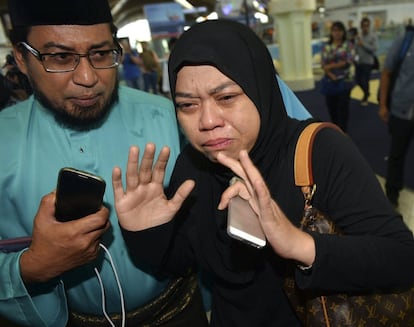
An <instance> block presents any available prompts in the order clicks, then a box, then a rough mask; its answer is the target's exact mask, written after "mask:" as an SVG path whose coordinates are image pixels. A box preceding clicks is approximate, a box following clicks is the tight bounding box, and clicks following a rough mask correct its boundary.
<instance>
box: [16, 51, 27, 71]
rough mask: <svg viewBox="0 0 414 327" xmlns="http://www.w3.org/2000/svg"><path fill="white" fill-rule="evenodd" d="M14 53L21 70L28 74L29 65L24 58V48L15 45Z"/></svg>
mask: <svg viewBox="0 0 414 327" xmlns="http://www.w3.org/2000/svg"><path fill="white" fill-rule="evenodd" d="M13 55H14V59H15V60H16V63H17V66H18V67H19V69H20V71H21V72H22V73H23V74H25V75H27V74H26V73H27V66H26V61H25V60H24V57H23V53H22V50H21V49H20V48H19V47H18V46H13Z"/></svg>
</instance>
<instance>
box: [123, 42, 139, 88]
mask: <svg viewBox="0 0 414 327" xmlns="http://www.w3.org/2000/svg"><path fill="white" fill-rule="evenodd" d="M129 42H130V41H129V38H127V37H126V38H122V39H121V40H120V43H121V46H122V50H123V51H122V52H123V60H122V72H123V79H124V81H125V83H126V85H127V86H129V87H132V88H134V89H142V87H141V84H142V83H141V79H142V76H141V68H140V65H142V59H141V58H140V56H139V53H138V51H137V50H136V49H132V48H131V44H130V43H129Z"/></svg>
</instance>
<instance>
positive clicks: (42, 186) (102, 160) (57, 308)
mask: <svg viewBox="0 0 414 327" xmlns="http://www.w3.org/2000/svg"><path fill="white" fill-rule="evenodd" d="M119 99H120V100H119V102H118V103H117V104H116V105H115V106H114V107H113V110H112V111H111V113H110V115H109V116H108V118H107V121H106V122H105V123H104V124H103V125H102V126H101V127H99V128H96V129H93V130H90V131H85V132H79V131H74V130H70V129H67V128H64V127H62V126H59V125H58V124H57V123H56V122H55V120H54V117H53V116H52V115H51V114H50V113H49V112H48V111H47V110H46V109H45V108H43V107H42V106H41V105H40V104H39V102H37V101H36V100H34V98H33V97H30V98H29V99H28V100H26V101H24V102H21V103H18V104H17V105H15V106H13V107H10V108H7V109H5V110H3V111H2V112H0V135H1V142H0V152H1V153H2V155H1V158H0V167H1V169H0V238H11V237H18V236H26V235H30V234H31V231H32V227H33V219H34V217H35V214H36V211H37V209H38V206H39V203H40V200H41V198H42V196H44V195H45V194H47V193H49V192H51V191H52V190H54V189H55V187H56V181H57V174H58V171H59V169H60V168H62V167H65V166H69V167H74V168H78V169H81V170H86V171H89V172H91V173H94V174H97V175H99V176H101V177H103V178H104V179H105V180H106V182H107V188H106V192H105V195H104V202H105V203H106V204H107V206H108V207H109V209H110V212H111V214H110V220H111V223H112V227H111V229H110V230H109V231H108V232H107V233H106V234H105V237H104V239H103V241H102V243H103V244H104V245H105V246H106V247H107V248H108V249H109V251H110V253H111V256H112V258H113V260H114V263H115V266H116V269H117V272H118V275H119V278H120V282H121V284H122V286H123V292H124V298H125V305H126V310H131V309H134V308H137V307H140V306H142V305H144V304H145V303H147V302H148V301H150V300H152V299H153V298H155V297H157V296H158V295H159V294H160V293H161V292H162V291H163V290H164V288H165V286H166V284H167V283H168V280H158V279H156V278H154V277H153V276H152V275H150V274H148V273H146V272H144V271H143V270H145V269H143V270H141V269H139V268H138V267H137V266H136V265H135V264H134V263H133V261H132V260H131V258H130V257H129V255H128V251H127V249H126V247H125V245H124V242H123V238H122V235H121V233H120V229H119V225H118V220H117V217H116V215H115V209H114V198H113V192H112V187H111V185H112V184H111V174H112V169H113V167H114V166H119V167H121V168H122V169H123V171H124V170H125V167H126V162H127V157H128V150H129V147H130V146H131V145H138V146H139V147H140V148H143V147H144V146H145V144H146V143H147V142H153V143H155V144H156V146H157V149H158V150H160V149H161V147H162V146H164V145H168V146H169V147H170V148H171V156H170V162H169V165H168V168H167V174H166V182H168V180H169V178H170V175H171V172H172V168H173V164H174V162H175V159H176V157H177V155H178V153H179V139H178V131H177V123H176V117H175V113H174V108H173V105H172V103H171V102H170V101H169V100H167V99H166V98H163V97H157V96H153V95H150V94H148V93H143V92H140V91H137V90H132V89H129V88H125V87H120V90H119ZM108 186H109V187H108ZM20 255H21V252H16V253H11V254H5V253H0V316H4V317H10V318H11V317H12V318H13V319H17V320H16V321H17V322H18V323H19V324H21V325H27V326H59V327H61V326H64V325H65V323H66V319H67V314H68V309H67V307H68V306H67V304H69V306H70V307H71V309H72V310H74V311H77V312H85V313H90V314H97V315H102V303H101V290H100V286H99V283H98V279H97V278H96V276H95V273H94V267H98V268H99V271H100V275H101V277H102V279H103V284H104V287H105V295H106V300H107V303H106V307H107V311H108V312H109V313H111V312H117V313H119V312H120V311H121V307H120V296H119V292H118V288H117V285H116V280H115V277H114V273H113V271H112V268H111V267H110V265H109V260H108V258H107V256H105V255H104V253H103V251H102V256H100V257H99V258H98V259H96V260H95V261H94V262H92V263H91V264H88V265H85V266H82V267H80V268H77V269H74V270H73V271H70V272H68V273H66V274H64V275H63V276H62V277H61V278H60V279H56V280H54V281H51V282H50V283H48V284H44V285H38V287H32V288H30V289H27V288H26V287H25V285H24V283H23V282H22V280H21V278H20V271H19V257H20ZM40 286H41V287H40ZM131 286H133V287H131Z"/></svg>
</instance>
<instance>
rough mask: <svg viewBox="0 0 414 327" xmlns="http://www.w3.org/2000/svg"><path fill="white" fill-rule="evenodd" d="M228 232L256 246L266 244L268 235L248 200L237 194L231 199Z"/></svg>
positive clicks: (259, 246) (260, 246)
mask: <svg viewBox="0 0 414 327" xmlns="http://www.w3.org/2000/svg"><path fill="white" fill-rule="evenodd" d="M227 233H228V234H229V235H230V236H231V237H233V238H235V239H237V240H239V241H242V242H244V243H246V244H249V245H251V246H254V247H256V248H262V247H264V246H265V245H266V236H265V234H264V232H263V229H262V226H261V225H260V222H259V217H258V216H257V215H256V213H255V212H254V211H253V209H252V207H251V206H250V204H249V202H248V201H247V200H244V199H243V198H241V197H240V196H236V197H234V198H232V199H231V200H230V203H229V208H228V217H227Z"/></svg>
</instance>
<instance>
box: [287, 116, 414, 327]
mask: <svg viewBox="0 0 414 327" xmlns="http://www.w3.org/2000/svg"><path fill="white" fill-rule="evenodd" d="M325 127H331V128H332V127H334V128H337V127H336V126H335V125H333V124H331V123H313V124H310V125H309V126H308V127H306V128H305V130H304V131H303V132H302V134H301V136H300V137H299V140H298V143H297V146H296V152H295V183H296V185H297V186H300V187H301V189H302V192H303V195H304V197H305V208H304V212H303V218H302V222H301V229H302V230H305V231H309V232H319V233H328V234H340V233H341V231H340V230H338V229H337V228H336V227H335V224H334V223H333V221H332V220H330V219H329V217H327V216H326V215H325V214H323V213H322V212H320V211H319V210H318V209H317V208H315V207H313V206H312V197H313V195H314V193H315V191H316V184H315V183H314V181H313V176H312V165H311V158H312V143H313V139H314V136H315V134H316V133H317V132H318V131H319V130H320V129H321V128H325ZM290 269H291V270H290V271H289V272H288V275H287V276H288V277H287V278H286V279H285V283H284V289H285V292H286V294H287V296H288V298H289V300H290V303H291V304H292V307H293V308H294V310H295V312H296V314H297V316H298V317H299V319H300V320H301V322H302V323H303V325H304V326H307V327H322V326H326V327H330V326H332V327H345V326H346V327H377V326H381V327H399V326H401V327H409V326H414V287H413V288H411V289H410V290H408V291H407V290H405V291H401V292H393V293H379V292H375V293H369V294H368V293H364V294H352V295H351V294H343V293H341V294H337V293H332V294H319V293H316V292H312V291H306V290H300V289H298V288H297V287H296V284H295V281H294V278H293V271H294V269H295V267H293V266H292V267H290Z"/></svg>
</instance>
